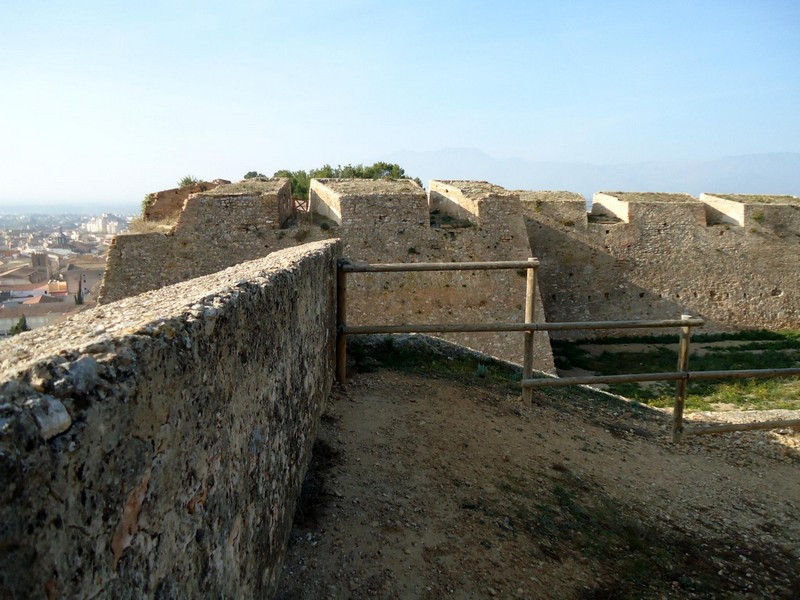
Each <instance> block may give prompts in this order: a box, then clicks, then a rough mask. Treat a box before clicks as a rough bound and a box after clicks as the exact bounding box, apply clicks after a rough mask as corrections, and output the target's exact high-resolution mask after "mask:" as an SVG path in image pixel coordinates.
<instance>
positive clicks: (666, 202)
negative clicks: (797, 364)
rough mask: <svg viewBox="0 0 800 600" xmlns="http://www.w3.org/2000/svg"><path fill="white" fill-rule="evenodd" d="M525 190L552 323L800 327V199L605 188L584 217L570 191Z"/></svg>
mask: <svg viewBox="0 0 800 600" xmlns="http://www.w3.org/2000/svg"><path fill="white" fill-rule="evenodd" d="M520 196H521V199H522V206H523V209H524V211H525V218H526V221H527V226H528V234H529V237H530V240H531V246H532V248H533V252H534V255H535V256H537V257H538V258H539V259H540V261H541V263H542V268H541V269H540V271H541V272H540V283H541V288H542V295H543V301H544V304H545V309H546V314H547V319H548V320H549V321H581V320H604V319H660V318H677V317H678V316H679V315H680V314H682V313H690V314H693V315H696V316H699V317H702V318H704V319H706V321H707V327H706V329H709V330H719V329H733V328H743V327H744V328H747V327H758V328H769V329H781V328H797V327H800V277H798V273H800V199H797V198H794V199H792V197H780V198H781V199H782V200H781V201H772V202H770V201H769V198H770V197H749V196H725V198H712V199H711V200H713V201H710V202H707V201H706V200H707V199H708V196H706V195H703V196H701V200H702V201H698V200H696V199H694V198H691V197H690V196H685V195H675V194H621V193H605V194H597V195H595V198H594V203H593V206H592V214H591V215H587V214H586V209H585V204H584V200H583V197H582V196H578V195H576V194H571V193H569V192H520ZM719 196H720V195H717V197H719ZM737 223H741V225H737ZM594 334H597V335H600V334H601V333H600V332H588V333H586V332H582V333H576V334H573V335H572V337H584V336H587V335H594ZM561 335H562V336H565V337H566V334H561Z"/></svg>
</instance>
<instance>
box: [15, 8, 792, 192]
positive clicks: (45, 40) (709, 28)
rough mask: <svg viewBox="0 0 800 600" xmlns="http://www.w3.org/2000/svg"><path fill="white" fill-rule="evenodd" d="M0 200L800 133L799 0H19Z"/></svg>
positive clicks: (654, 155) (707, 150)
mask: <svg viewBox="0 0 800 600" xmlns="http://www.w3.org/2000/svg"><path fill="white" fill-rule="evenodd" d="M0 31H2V35H0V207H2V203H3V202H10V201H20V200H21V201H30V202H40V201H49V202H53V201H59V200H64V201H74V200H78V199H81V200H84V199H85V200H106V199H107V200H109V201H120V200H131V199H133V200H137V199H140V198H141V197H142V196H143V195H144V194H145V193H146V192H149V191H154V190H159V189H165V188H169V187H173V186H174V185H175V184H176V183H177V181H178V180H179V179H180V178H181V177H182V176H183V175H187V174H192V175H196V176H197V177H200V178H207V179H213V178H216V177H223V178H226V179H239V178H241V176H242V175H243V174H244V173H245V172H246V171H249V170H252V169H256V170H259V171H261V172H264V173H266V174H269V175H271V174H272V173H273V172H274V171H275V170H277V169H280V168H291V169H297V168H310V167H313V166H317V165H319V164H322V163H325V162H329V163H332V164H339V163H341V164H344V163H348V162H352V163H358V162H373V161H374V160H376V159H379V158H381V157H382V156H383V155H386V154H389V153H391V152H393V151H396V150H402V149H410V150H436V149H440V148H448V147H472V148H479V149H481V150H483V151H484V152H487V153H488V154H491V155H493V156H495V157H498V158H505V157H511V156H518V157H522V158H525V159H529V160H550V161H586V162H593V163H612V162H636V161H645V160H680V159H694V158H711V157H717V156H725V155H736V154H749V153H761V152H781V151H783V152H800V110H799V109H800V101H799V99H800V2H798V1H797V0H787V1H769V0H752V1H739V0H721V1H703V0H691V1H687V2H681V1H666V0H664V1H660V2H647V1H645V0H637V1H635V2H614V1H612V0H606V1H603V2H600V1H577V0H576V1H571V0H559V1H552V2H536V1H520V2H512V1H503V0H495V1H493V2H488V1H486V0H481V1H475V2H448V1H441V2H437V1H435V0H426V1H424V2H417V1H405V2H386V1H370V0H345V1H330V2H312V1H308V0H292V1H290V2H286V1H279V2H267V1H257V0H250V1H236V0H230V1H226V2H222V1H220V0H214V1H210V0H209V1H206V0H163V1H150V0H136V1H122V0H96V1H91V0H0Z"/></svg>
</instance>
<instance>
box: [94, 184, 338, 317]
mask: <svg viewBox="0 0 800 600" xmlns="http://www.w3.org/2000/svg"><path fill="white" fill-rule="evenodd" d="M295 216H296V212H295V209H294V204H293V202H292V198H291V186H290V183H289V180H288V179H285V178H284V179H261V178H257V179H248V180H245V181H242V182H240V183H236V184H222V185H218V186H216V187H213V188H212V189H208V190H206V191H202V192H198V193H194V194H191V195H189V196H188V197H187V199H186V200H185V202H184V203H183V207H182V209H181V211H180V213H178V215H177V221H176V222H175V223H174V225H172V227H171V229H170V230H169V231H167V232H160V231H154V232H152V233H136V234H126V235H118V236H116V237H115V238H114V242H113V243H112V245H111V247H110V248H109V251H108V260H107V262H106V272H105V277H104V282H103V286H102V288H101V290H100V298H99V302H100V303H101V304H102V303H108V302H113V301H115V300H119V299H121V298H126V297H128V296H132V295H135V294H140V293H142V292H146V291H149V290H154V289H158V288H160V287H163V286H165V285H170V284H172V283H176V282H178V281H186V280H188V279H192V278H194V277H199V276H201V275H208V274H209V273H214V272H216V271H219V270H220V269H224V268H226V267H229V266H231V265H235V264H238V263H240V262H243V261H246V260H252V259H255V258H260V257H263V256H266V255H267V254H269V253H270V252H275V251H276V250H281V249H283V248H289V247H292V246H297V245H299V242H300V241H299V240H296V239H292V238H288V237H287V236H286V233H287V231H286V230H287V228H288V227H289V225H290V224H291V223H292V222H293V219H294V218H295ZM319 239H323V236H319V237H317V238H312V239H305V238H304V239H303V240H301V241H316V240H319Z"/></svg>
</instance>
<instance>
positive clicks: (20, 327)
mask: <svg viewBox="0 0 800 600" xmlns="http://www.w3.org/2000/svg"><path fill="white" fill-rule="evenodd" d="M30 330H31V328H30V327H28V320H27V319H26V318H25V315H22V316H21V317H20V318H19V321H17V324H16V325H14V326H13V327H12V328H11V330H10V331H9V332H8V335H17V334H18V333H22V332H23V331H30Z"/></svg>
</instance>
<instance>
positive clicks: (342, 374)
mask: <svg viewBox="0 0 800 600" xmlns="http://www.w3.org/2000/svg"><path fill="white" fill-rule="evenodd" d="M344 263H345V261H343V260H342V261H339V262H338V264H337V268H336V379H337V380H338V381H339V383H340V384H341V385H344V384H345V383H346V382H347V334H346V333H344V328H345V325H346V324H347V273H346V272H345V271H344V270H343V269H342V266H343V265H344Z"/></svg>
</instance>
